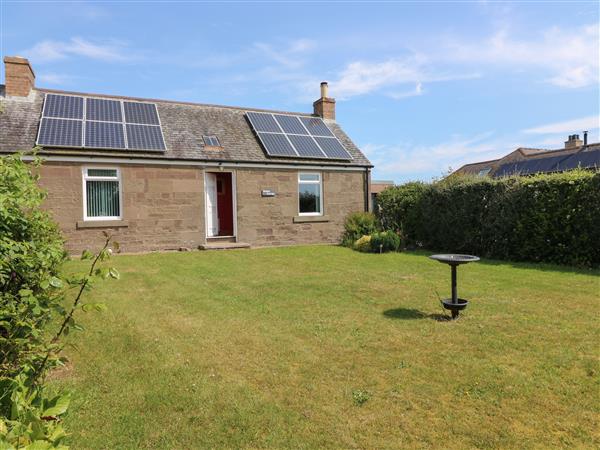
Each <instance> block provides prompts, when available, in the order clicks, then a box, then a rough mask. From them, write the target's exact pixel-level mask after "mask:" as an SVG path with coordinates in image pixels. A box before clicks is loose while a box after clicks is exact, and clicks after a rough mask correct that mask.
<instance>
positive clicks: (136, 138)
mask: <svg viewBox="0 0 600 450" xmlns="http://www.w3.org/2000/svg"><path fill="white" fill-rule="evenodd" d="M125 114H126V115H127V113H125ZM127 144H128V148H130V149H133V150H164V149H165V141H164V140H163V137H162V133H161V130H160V127H157V126H155V125H137V124H131V123H128V124H127Z"/></svg>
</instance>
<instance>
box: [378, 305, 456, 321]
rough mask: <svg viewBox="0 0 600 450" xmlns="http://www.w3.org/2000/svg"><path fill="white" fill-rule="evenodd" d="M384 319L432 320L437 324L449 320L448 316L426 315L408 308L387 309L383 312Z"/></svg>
mask: <svg viewBox="0 0 600 450" xmlns="http://www.w3.org/2000/svg"><path fill="white" fill-rule="evenodd" d="M383 315H384V316H385V317H388V318H390V319H404V320H410V319H432V320H436V321H438V322H446V321H449V320H450V319H451V317H450V316H447V315H445V314H426V313H424V312H423V311H419V310H418V309H409V308H394V309H388V310H386V311H384V312H383Z"/></svg>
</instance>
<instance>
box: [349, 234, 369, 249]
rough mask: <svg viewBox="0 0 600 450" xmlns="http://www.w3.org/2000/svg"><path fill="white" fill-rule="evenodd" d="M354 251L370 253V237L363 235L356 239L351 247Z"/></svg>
mask: <svg viewBox="0 0 600 450" xmlns="http://www.w3.org/2000/svg"><path fill="white" fill-rule="evenodd" d="M353 248H354V250H356V251H359V252H364V253H366V252H370V251H371V236H369V235H365V236H362V237H361V238H359V239H357V240H356V242H355V243H354V245H353Z"/></svg>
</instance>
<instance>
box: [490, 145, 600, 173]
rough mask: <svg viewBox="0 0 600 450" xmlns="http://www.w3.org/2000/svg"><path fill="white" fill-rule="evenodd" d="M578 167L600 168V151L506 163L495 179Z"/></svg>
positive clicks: (500, 168)
mask: <svg viewBox="0 0 600 450" xmlns="http://www.w3.org/2000/svg"><path fill="white" fill-rule="evenodd" d="M578 167H581V168H582V169H591V168H600V150H591V151H585V152H584V151H580V152H577V153H574V154H571V155H558V156H546V157H541V158H531V159H529V160H526V161H518V162H514V163H506V164H503V165H501V166H500V167H499V168H498V170H497V171H496V172H495V173H494V177H504V176H510V175H532V174H535V173H551V172H563V171H565V170H572V169H576V168H578Z"/></svg>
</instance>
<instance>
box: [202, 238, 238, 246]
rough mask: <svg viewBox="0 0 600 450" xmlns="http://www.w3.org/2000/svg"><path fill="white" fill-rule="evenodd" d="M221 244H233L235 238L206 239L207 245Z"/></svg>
mask: <svg viewBox="0 0 600 450" xmlns="http://www.w3.org/2000/svg"><path fill="white" fill-rule="evenodd" d="M223 242H235V236H212V237H207V238H206V243H207V244H221V243H223Z"/></svg>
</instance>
